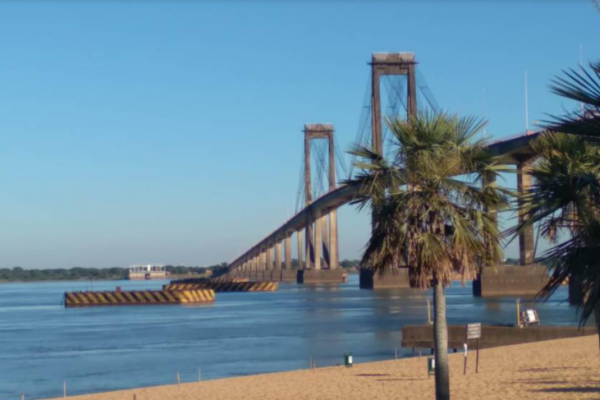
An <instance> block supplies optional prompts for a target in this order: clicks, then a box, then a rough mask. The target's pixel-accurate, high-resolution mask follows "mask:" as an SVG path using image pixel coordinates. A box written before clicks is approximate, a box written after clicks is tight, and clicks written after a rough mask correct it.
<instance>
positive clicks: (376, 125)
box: [369, 53, 417, 154]
mask: <svg viewBox="0 0 600 400" xmlns="http://www.w3.org/2000/svg"><path fill="white" fill-rule="evenodd" d="M416 64H417V62H416V61H415V55H414V53H374V54H373V56H372V57H371V62H370V63H369V65H371V119H372V121H371V135H372V136H371V146H372V147H373V150H374V151H376V152H378V153H379V154H383V134H382V124H381V90H380V84H381V77H383V76H388V75H404V76H406V78H407V85H406V106H407V117H408V118H410V117H411V116H414V115H417V84H416V78H415V65H416Z"/></svg>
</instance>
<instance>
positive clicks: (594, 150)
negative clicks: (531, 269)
mask: <svg viewBox="0 0 600 400" xmlns="http://www.w3.org/2000/svg"><path fill="white" fill-rule="evenodd" d="M589 67H590V68H589V69H590V70H589V71H588V70H584V69H581V70H579V69H577V70H575V69H571V70H568V71H565V72H564V76H562V77H558V78H556V79H554V81H553V82H552V86H551V90H552V91H553V92H554V93H556V94H558V95H560V96H562V97H565V98H567V99H571V100H575V101H577V102H579V103H580V104H581V107H578V109H577V111H575V112H573V113H569V114H567V115H564V116H559V117H555V118H554V120H553V121H552V123H551V125H550V126H549V127H548V128H549V129H548V132H547V133H545V134H544V135H542V136H541V137H540V138H539V139H537V140H536V141H535V142H534V143H533V149H534V151H535V152H536V153H537V155H538V157H539V158H538V160H537V161H536V162H535V163H534V164H533V166H532V170H531V175H532V177H533V183H534V184H533V186H532V187H531V188H530V190H529V191H527V192H526V193H524V194H523V196H522V197H523V198H522V200H523V202H522V205H521V209H520V212H523V213H525V214H527V215H528V219H527V220H526V221H523V222H522V223H520V224H519V225H518V226H517V227H516V228H514V229H513V230H511V231H509V233H517V232H519V231H521V230H523V229H525V228H526V227H528V226H533V225H534V224H537V225H538V226H539V230H540V234H542V235H544V236H545V237H546V238H548V239H549V240H550V241H551V242H552V243H553V244H554V247H552V248H551V249H549V250H548V251H547V252H546V253H544V255H543V259H544V261H545V262H546V263H548V264H549V265H550V266H551V269H552V270H553V272H552V276H551V279H550V281H549V283H548V284H547V285H546V286H545V287H544V289H543V290H542V292H541V293H540V296H541V297H542V298H547V297H548V296H550V295H551V294H552V293H553V292H554V291H555V290H556V289H557V288H558V287H559V286H560V285H561V283H562V282H563V281H564V280H565V279H566V278H569V279H572V280H574V281H575V282H576V283H577V284H578V285H579V286H580V290H581V294H582V298H583V312H582V313H581V314H580V317H581V319H580V323H581V324H584V323H585V322H586V321H587V320H588V319H589V317H590V316H591V315H592V314H595V319H596V324H597V326H598V329H599V331H600V150H599V149H600V147H598V144H599V143H600V142H599V139H600V62H597V63H590V65H589ZM561 234H562V236H563V237H561ZM563 238H565V239H564V240H563V241H562V242H561V241H560V239H563Z"/></svg>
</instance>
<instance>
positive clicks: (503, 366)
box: [69, 336, 600, 400]
mask: <svg viewBox="0 0 600 400" xmlns="http://www.w3.org/2000/svg"><path fill="white" fill-rule="evenodd" d="M599 354H600V353H599V350H598V336H587V337H581V338H575V339H561V340H553V341H546V342H538V343H533V344H525V345H516V346H507V347H499V348H494V349H486V350H481V353H480V364H479V373H478V374H475V352H474V351H472V352H471V351H470V352H469V365H468V372H467V375H463V355H462V354H461V353H457V354H452V355H450V368H451V391H452V396H453V398H454V399H461V400H476V399H489V400H492V399H494V400H495V399H498V400H500V399H502V400H506V399H540V400H548V399H561V400H563V399H564V400H569V399H599V398H600V356H599ZM359 361H360V360H356V361H355V362H359ZM426 363H427V360H426V357H425V356H424V357H422V358H418V357H417V358H409V359H402V360H397V361H396V360H392V361H382V362H372V363H362V364H361V363H357V364H354V366H353V367H351V368H346V367H343V366H337V367H327V368H318V369H316V370H315V371H310V370H301V371H291V372H282V373H274V374H264V375H254V376H247V377H240V378H230V379H219V380H213V381H205V382H200V383H186V384H181V387H180V388H178V387H177V385H176V384H174V385H170V386H158V387H150V388H143V389H133V390H124V391H117V392H109V393H99V394H94V395H84V396H74V397H69V398H72V399H77V400H100V399H102V400H131V399H133V398H134V394H135V395H136V399H137V400H187V399H190V400H191V399H211V400H226V399H246V400H259V399H260V400H276V399H277V400H279V399H295V400H300V399H307V400H308V399H311V400H314V399H323V400H325V399H339V400H342V399H343V400H347V399H372V400H380V399H381V400H382V399H411V400H420V399H423V400H425V399H427V400H431V399H433V398H434V379H433V377H429V376H428V374H427V365H426Z"/></svg>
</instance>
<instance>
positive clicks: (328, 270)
mask: <svg viewBox="0 0 600 400" xmlns="http://www.w3.org/2000/svg"><path fill="white" fill-rule="evenodd" d="M323 139H325V140H327V144H328V167H329V168H328V181H329V191H331V190H334V189H335V188H336V178H335V143H334V129H333V125H332V124H306V125H304V187H305V190H304V192H305V205H306V207H308V208H309V210H310V212H308V213H307V217H306V225H305V230H304V236H305V248H304V252H303V253H304V255H305V257H304V258H305V262H304V265H303V263H302V262H301V260H302V257H301V256H300V253H299V256H298V262H299V269H300V272H299V273H298V283H318V282H321V283H323V282H331V283H339V282H342V280H343V272H342V271H341V269H340V267H339V248H338V229H337V209H335V208H332V209H318V208H313V207H311V203H312V201H313V200H314V199H313V198H312V176H311V146H310V144H311V141H313V140H323ZM301 247H302V246H301V237H300V235H298V250H299V251H300V249H301Z"/></svg>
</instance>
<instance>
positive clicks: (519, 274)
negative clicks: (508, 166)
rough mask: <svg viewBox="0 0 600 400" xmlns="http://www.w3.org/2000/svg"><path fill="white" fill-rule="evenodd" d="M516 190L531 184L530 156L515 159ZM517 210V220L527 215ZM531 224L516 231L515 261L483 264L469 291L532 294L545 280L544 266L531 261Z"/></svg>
mask: <svg viewBox="0 0 600 400" xmlns="http://www.w3.org/2000/svg"><path fill="white" fill-rule="evenodd" d="M517 161H518V162H517V190H518V191H519V193H523V192H525V191H526V190H528V189H529V188H530V187H531V175H529V173H528V171H529V168H530V164H531V161H532V160H531V159H523V160H517ZM527 217H528V216H527V215H526V214H521V213H520V214H519V215H518V219H519V222H522V221H524V220H526V219H527ZM533 235H534V232H533V227H528V228H527V229H525V230H524V231H523V232H521V233H520V234H519V265H499V266H496V268H483V270H482V271H481V273H480V274H479V276H478V277H477V279H476V280H475V281H473V295H474V296H478V297H500V296H531V297H533V296H535V295H536V294H538V293H539V292H540V290H541V289H542V288H543V287H544V285H546V283H548V271H547V269H546V267H545V266H543V265H540V264H536V263H535V243H534V237H533Z"/></svg>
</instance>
